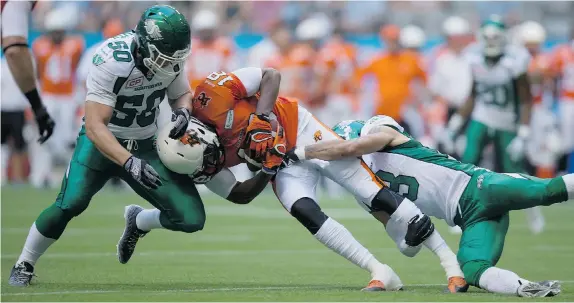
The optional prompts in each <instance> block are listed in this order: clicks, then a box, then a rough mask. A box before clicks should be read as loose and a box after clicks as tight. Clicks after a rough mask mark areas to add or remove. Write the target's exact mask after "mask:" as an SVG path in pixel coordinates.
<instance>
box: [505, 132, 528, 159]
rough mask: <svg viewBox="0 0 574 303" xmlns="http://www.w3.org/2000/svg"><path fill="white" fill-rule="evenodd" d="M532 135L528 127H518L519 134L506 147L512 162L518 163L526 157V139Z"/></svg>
mask: <svg viewBox="0 0 574 303" xmlns="http://www.w3.org/2000/svg"><path fill="white" fill-rule="evenodd" d="M529 134H530V128H529V127H528V125H520V126H519V127H518V134H517V136H516V137H514V139H512V141H510V144H508V146H507V147H506V152H507V153H508V157H509V158H510V160H512V161H514V162H518V161H520V160H522V158H523V157H524V153H525V151H526V138H527V137H528V135H529Z"/></svg>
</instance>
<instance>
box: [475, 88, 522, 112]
mask: <svg viewBox="0 0 574 303" xmlns="http://www.w3.org/2000/svg"><path fill="white" fill-rule="evenodd" d="M476 95H477V99H479V100H480V101H481V102H484V104H488V105H494V106H499V107H506V106H507V105H508V102H509V101H510V99H512V98H513V97H514V96H513V94H512V91H511V88H510V87H509V86H508V85H496V86H489V85H483V84H477V85H476Z"/></svg>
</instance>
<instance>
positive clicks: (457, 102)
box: [427, 16, 472, 139]
mask: <svg viewBox="0 0 574 303" xmlns="http://www.w3.org/2000/svg"><path fill="white" fill-rule="evenodd" d="M442 32H443V35H444V37H445V40H446V42H445V44H444V45H442V46H439V49H438V50H437V51H436V55H435V58H433V62H432V63H431V64H432V66H433V68H432V69H431V71H430V76H429V89H430V91H431V93H432V94H433V99H434V102H433V104H432V106H431V107H430V108H429V109H428V111H427V119H428V120H427V121H428V122H429V131H430V133H431V136H432V137H433V138H435V139H437V138H439V137H440V134H441V133H442V131H443V128H444V124H445V122H446V121H447V120H448V119H450V117H451V116H452V115H453V114H454V113H455V112H456V111H457V110H458V108H459V107H460V106H461V105H462V104H464V102H465V101H466V98H467V97H468V96H469V95H470V90H471V85H472V79H471V72H470V65H469V64H468V62H467V61H466V60H465V58H464V55H463V49H464V48H465V47H466V46H467V44H468V43H467V41H468V39H467V37H468V35H470V34H471V29H470V25H469V24H468V22H467V21H466V20H465V19H463V18H461V17H459V16H451V17H448V18H447V19H446V20H445V21H444V23H443V26H442Z"/></svg>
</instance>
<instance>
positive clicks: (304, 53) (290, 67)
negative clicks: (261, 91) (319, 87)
mask: <svg viewBox="0 0 574 303" xmlns="http://www.w3.org/2000/svg"><path fill="white" fill-rule="evenodd" d="M315 56H316V52H315V50H313V49H312V48H311V47H309V46H307V45H301V44H298V45H295V46H294V47H293V48H292V49H291V50H290V51H289V53H287V54H276V55H275V56H272V57H271V58H269V59H268V60H267V62H265V66H266V67H271V68H274V69H276V70H278V71H279V72H280V73H281V88H280V91H279V93H280V94H281V95H283V96H289V97H293V98H296V99H299V100H300V101H303V102H306V101H308V100H309V98H310V96H311V94H312V92H313V90H314V89H315V87H316V86H315V84H314V82H313V81H315V80H316V77H315V75H316V73H315V69H314V66H315V65H314V63H315Z"/></svg>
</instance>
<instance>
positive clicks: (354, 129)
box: [333, 120, 365, 140]
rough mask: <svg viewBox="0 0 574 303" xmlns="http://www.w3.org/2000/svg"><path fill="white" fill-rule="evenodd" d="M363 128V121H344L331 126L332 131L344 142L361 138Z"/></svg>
mask: <svg viewBox="0 0 574 303" xmlns="http://www.w3.org/2000/svg"><path fill="white" fill-rule="evenodd" d="M363 126H365V121H363V120H345V121H341V122H339V123H338V124H337V125H335V126H333V131H334V132H335V133H336V134H337V135H339V136H340V137H342V138H343V139H345V140H353V139H357V138H359V137H360V136H361V129H362V128H363Z"/></svg>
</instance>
